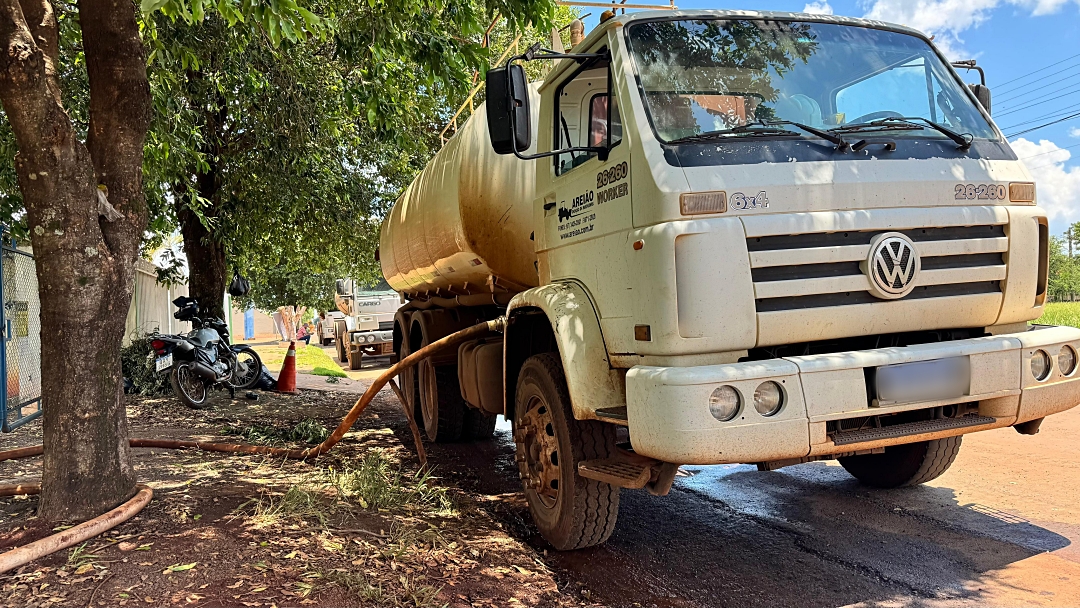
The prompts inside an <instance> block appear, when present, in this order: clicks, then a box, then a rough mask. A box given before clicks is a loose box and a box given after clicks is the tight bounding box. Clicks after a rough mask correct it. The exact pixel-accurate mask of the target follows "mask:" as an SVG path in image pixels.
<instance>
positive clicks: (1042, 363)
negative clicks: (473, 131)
mask: <svg viewBox="0 0 1080 608" xmlns="http://www.w3.org/2000/svg"><path fill="white" fill-rule="evenodd" d="M1031 375H1032V376H1035V379H1036V380H1039V381H1042V380H1046V378H1047V377H1048V376H1049V375H1050V355H1048V354H1046V351H1045V350H1037V351H1035V353H1034V354H1033V355H1031Z"/></svg>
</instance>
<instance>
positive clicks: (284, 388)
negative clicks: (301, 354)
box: [277, 342, 300, 393]
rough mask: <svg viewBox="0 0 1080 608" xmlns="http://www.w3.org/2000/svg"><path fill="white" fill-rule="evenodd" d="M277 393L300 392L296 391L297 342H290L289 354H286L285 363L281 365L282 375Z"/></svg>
mask: <svg viewBox="0 0 1080 608" xmlns="http://www.w3.org/2000/svg"><path fill="white" fill-rule="evenodd" d="M277 391H278V392H279V393H298V392H300V391H298V390H296V342H289V352H287V353H285V361H284V362H283V363H282V364H281V373H280V374H278V379H277Z"/></svg>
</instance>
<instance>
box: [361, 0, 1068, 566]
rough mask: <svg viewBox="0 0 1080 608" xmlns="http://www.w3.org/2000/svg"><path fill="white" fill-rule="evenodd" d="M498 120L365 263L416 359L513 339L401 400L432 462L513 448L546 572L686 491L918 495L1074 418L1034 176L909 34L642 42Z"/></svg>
mask: <svg viewBox="0 0 1080 608" xmlns="http://www.w3.org/2000/svg"><path fill="white" fill-rule="evenodd" d="M540 59H551V60H554V61H555V65H554V66H553V67H552V68H551V70H550V72H548V74H547V76H546V77H545V79H544V81H543V82H542V83H540V84H539V85H536V84H529V83H528V82H527V80H526V77H525V72H524V70H523V69H522V67H521V64H522V63H523V62H526V61H531V60H540ZM486 94H487V102H486V104H485V105H484V106H481V107H480V108H479V110H478V112H477V113H476V114H474V115H473V116H472V117H471V118H470V119H469V120H468V121H467V122H466V123H465V124H464V125H463V126H462V127H461V129H460V130H458V131H457V133H456V134H455V135H454V137H453V138H452V139H451V140H450V141H449V142H448V143H447V144H446V145H445V147H443V149H442V150H441V151H440V152H439V153H438V154H436V156H435V157H434V158H433V159H432V160H431V162H430V163H428V165H427V167H426V168H425V169H424V171H423V172H421V173H420V174H419V176H418V177H417V178H416V179H415V181H414V182H413V183H412V184H411V185H410V186H409V187H408V189H407V190H406V191H405V192H404V193H403V194H402V195H401V197H400V198H399V199H398V200H397V202H396V204H395V205H394V207H393V209H392V210H391V212H390V213H389V214H388V216H387V217H386V219H385V221H384V223H383V226H382V233H381V237H380V248H379V255H380V259H381V264H382V270H383V274H384V276H385V277H386V280H387V281H388V282H389V284H390V285H391V286H392V287H393V288H394V289H396V290H397V291H398V292H400V293H401V294H403V296H404V297H405V298H406V299H407V303H406V304H405V305H404V306H403V307H402V308H401V309H400V310H399V311H398V312H397V313H396V315H395V322H394V324H393V342H394V349H395V352H396V353H397V354H398V356H400V357H404V356H405V355H406V354H408V353H409V352H414V351H416V350H417V349H419V348H421V347H423V346H425V345H427V344H430V343H432V342H434V341H435V340H437V339H439V338H442V337H444V336H447V335H449V334H451V333H453V332H455V331H458V330H461V329H463V328H466V327H469V326H471V325H473V324H475V323H477V322H479V321H485V320H491V319H495V318H497V317H499V316H505V317H506V325H505V330H504V332H503V333H502V334H493V335H491V336H489V337H487V338H484V339H480V340H476V341H473V342H468V343H465V344H463V345H461V346H460V348H459V349H457V350H455V351H453V352H445V353H442V354H439V355H436V356H435V357H434V358H432V359H427V360H424V361H423V362H422V363H421V364H420V365H419V366H418V368H417V369H416V370H415V371H413V370H407V371H405V372H404V373H403V374H402V378H401V386H402V389H403V390H404V392H405V394H406V397H407V399H408V400H409V401H410V403H411V404H412V405H413V406H414V408H415V409H416V411H417V412H418V413H419V414H420V417H421V418H422V426H423V427H424V429H425V432H426V434H427V435H428V437H429V438H430V439H431V440H434V441H460V440H463V439H480V438H484V437H488V436H490V435H491V428H492V425H493V418H494V416H495V415H496V414H503V415H505V416H506V417H507V418H508V419H510V420H511V421H512V423H513V429H514V430H513V438H514V442H515V444H516V450H517V452H516V460H517V462H518V465H519V469H520V474H521V478H522V482H523V486H524V492H525V497H526V500H527V502H528V505H529V509H530V511H531V513H532V516H533V518H534V521H535V522H536V525H537V527H538V528H539V530H540V532H541V533H542V534H543V535H544V537H545V538H546V539H547V540H548V541H549V542H550V543H551V544H552V545H553V546H555V547H556V548H557V549H574V548H580V547H586V546H590V545H594V544H597V543H602V542H604V541H605V540H606V539H607V538H608V536H609V535H610V534H611V532H612V530H613V529H614V525H615V518H616V516H617V513H618V505H619V493H620V488H646V489H647V490H649V491H650V492H652V493H654V494H665V493H666V492H667V491H668V490H669V489H670V487H671V484H672V481H673V479H674V476H675V472H676V470H677V468H678V466H679V465H681V464H722V463H753V464H757V466H758V467H759V468H760V469H762V470H771V469H775V468H778V467H782V466H787V465H794V464H799V463H806V462H811V461H816V460H825V459H838V460H839V462H840V464H841V465H843V467H844V468H845V469H847V470H848V471H849V472H850V473H851V474H853V475H854V476H855V477H856V478H858V479H859V480H860V481H862V482H863V483H865V484H867V485H870V486H877V487H897V486H904V485H911V484H919V483H923V482H926V481H929V480H931V479H933V478H935V477H937V476H938V475H940V474H941V473H943V472H944V471H945V470H946V469H947V468H948V467H949V465H950V464H951V463H952V461H953V459H954V458H955V456H956V454H957V451H958V449H959V447H960V443H961V437H962V435H964V434H966V433H971V432H977V431H985V430H989V429H996V428H1001V427H1009V426H1011V427H1014V428H1015V429H1016V430H1017V431H1019V432H1020V433H1023V434H1034V433H1035V432H1037V430H1038V428H1039V425H1040V424H1041V423H1042V421H1043V419H1044V418H1045V417H1046V416H1049V415H1052V414H1055V413H1058V412H1061V411H1064V410H1067V409H1069V408H1071V407H1073V406H1074V405H1076V404H1077V403H1078V402H1080V374H1077V349H1078V348H1080V330H1078V329H1074V328H1069V327H1045V326H1033V325H1031V323H1030V322H1031V321H1032V320H1034V319H1037V318H1038V317H1039V316H1040V314H1041V312H1042V309H1043V305H1044V303H1045V299H1046V283H1047V264H1048V243H1049V232H1048V224H1047V219H1046V213H1045V211H1043V210H1042V209H1040V208H1039V207H1038V206H1037V205H1036V196H1035V184H1034V183H1033V182H1032V178H1031V174H1030V173H1029V172H1028V170H1027V169H1026V168H1025V167H1024V164H1023V163H1022V162H1020V161H1019V160H1018V159H1017V156H1016V154H1015V153H1014V151H1013V150H1012V149H1011V148H1010V146H1009V143H1008V142H1007V141H1006V139H1005V137H1004V136H1003V135H1002V133H1001V131H1000V130H999V129H998V128H997V127H996V126H995V125H994V123H993V122H992V120H991V117H990V113H989V111H988V110H987V108H989V107H990V106H989V91H988V90H987V89H986V88H985V87H982V86H974V87H972V88H969V87H968V86H967V85H965V83H964V82H963V80H962V79H961V78H960V76H959V75H958V74H957V73H956V72H955V71H954V69H953V67H952V66H950V65H949V63H948V62H947V61H946V60H945V58H944V57H943V56H942V55H941V53H940V52H939V51H938V50H937V49H936V48H935V47H934V46H933V44H932V43H931V42H930V40H929V39H928V38H927V37H926V36H925V35H923V34H922V33H920V32H918V31H915V30H912V29H909V28H906V27H902V26H897V25H891V24H887V23H882V22H878V21H869V20H859V19H848V18H841V17H835V16H825V15H805V14H792V13H768V12H750V11H711V10H710V11H673V12H641V13H636V14H630V15H622V16H619V17H616V18H613V19H610V20H608V21H605V22H604V23H602V24H601V25H600V26H598V27H597V28H596V29H595V30H594V31H593V32H591V33H590V34H589V35H588V37H587V38H585V40H584V41H582V42H580V43H579V44H576V45H575V46H574V48H573V49H572V50H571V51H568V52H566V53H554V52H547V51H544V50H541V49H538V48H535V47H534V48H532V49H530V50H529V51H528V52H526V53H525V54H524V55H521V56H519V57H515V58H513V59H512V60H511V61H510V62H509V67H506V66H503V67H500V68H497V69H492V70H490V71H489V72H488V76H487V92H486Z"/></svg>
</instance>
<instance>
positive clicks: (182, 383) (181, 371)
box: [169, 363, 210, 410]
mask: <svg viewBox="0 0 1080 608" xmlns="http://www.w3.org/2000/svg"><path fill="white" fill-rule="evenodd" d="M169 382H170V383H172V387H173V392H174V393H176V396H177V397H179V398H180V401H181V402H183V404H184V405H186V406H188V407H190V408H191V409H193V410H201V409H202V408H203V407H205V406H206V401H207V399H209V397H210V387H208V386H207V385H206V382H204V381H203V379H202V378H200V377H199V375H198V374H196V373H195V371H194V370H192V369H191V364H190V363H178V364H176V365H174V366H173V368H172V371H171V372H169Z"/></svg>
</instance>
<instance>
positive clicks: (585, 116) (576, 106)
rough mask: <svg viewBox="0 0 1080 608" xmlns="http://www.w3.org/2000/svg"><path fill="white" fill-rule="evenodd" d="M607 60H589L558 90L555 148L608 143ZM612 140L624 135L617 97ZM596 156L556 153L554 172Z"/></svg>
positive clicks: (569, 168)
mask: <svg viewBox="0 0 1080 608" xmlns="http://www.w3.org/2000/svg"><path fill="white" fill-rule="evenodd" d="M607 68H608V62H607V61H598V62H594V63H591V64H587V65H585V66H584V67H583V69H582V70H581V71H580V72H578V73H577V74H575V75H574V76H572V77H571V78H570V79H569V80H567V81H566V82H564V83H563V84H562V85H560V86H559V88H558V90H557V91H556V93H555V96H556V99H557V100H558V104H557V108H556V117H557V118H556V121H557V122H556V124H555V125H554V126H555V146H556V148H569V147H594V146H603V145H605V144H606V143H607V130H608V124H607V104H608V91H607V85H608V73H607ZM611 115H612V123H613V125H612V130H611V142H612V144H614V143H616V142H618V141H620V140H621V139H622V121H621V119H620V117H619V105H618V102H617V100H616V103H614V104H613V105H612V107H611ZM594 156H596V154H594V153H593V154H590V153H588V152H567V153H565V154H559V155H557V156H556V157H555V173H556V174H558V175H562V174H563V173H566V172H567V171H570V170H571V169H573V168H574V167H577V166H579V165H581V164H583V163H585V162H586V161H588V160H589V159H591V158H593V157H594Z"/></svg>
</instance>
